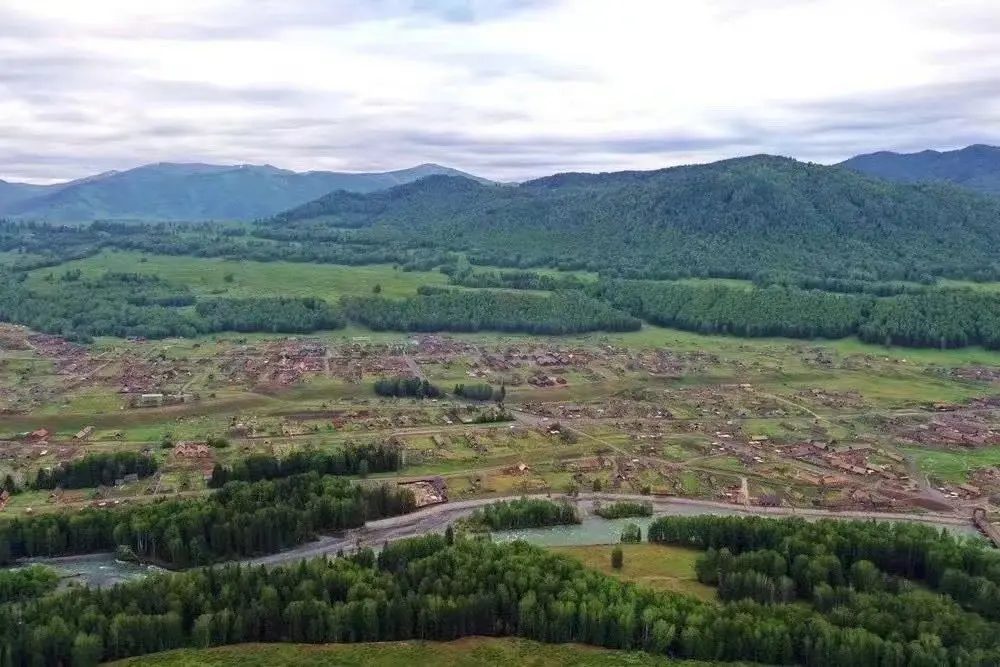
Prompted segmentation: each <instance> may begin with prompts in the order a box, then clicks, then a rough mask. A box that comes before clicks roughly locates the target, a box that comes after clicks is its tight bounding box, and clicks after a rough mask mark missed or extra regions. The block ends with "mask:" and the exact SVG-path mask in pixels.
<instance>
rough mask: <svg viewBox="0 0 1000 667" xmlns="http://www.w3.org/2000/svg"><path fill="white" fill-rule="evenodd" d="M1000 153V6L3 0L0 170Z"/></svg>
mask: <svg viewBox="0 0 1000 667" xmlns="http://www.w3.org/2000/svg"><path fill="white" fill-rule="evenodd" d="M972 143H992V144H1000V3H997V1H996V0H941V1H938V0H752V1H751V0H698V1H696V2H695V1H692V0H614V1H612V0H363V1H362V0H142V1H137V0H87V1H86V2H82V1H80V0H0V179H5V180H8V181H26V182H36V183H48V182H55V181H60V180H67V179H72V178H78V177H82V176H85V175H88V174H93V173H99V172H103V171H107V170H111V169H127V168H130V167H134V166H138V165H140V164H145V163H151V162H211V163H220V164H240V163H253V164H265V163H266V164H273V165H276V166H280V167H284V168H288V169H294V170H296V171H307V170H318V169H325V170H338V171H382V170H390V169H398V168H404V167H409V166H413V165H416V164H419V163H425V162H436V163H439V164H444V165H447V166H450V167H455V168H459V169H463V170H467V171H470V172H474V173H476V174H478V175H481V176H485V177H488V178H493V179H497V180H522V179H526V178H530V177H536V176H542V175H546V174H551V173H555V172H561V171H614V170H621V169H654V168H659V167H665V166H670V165H676V164H686V163H693V162H707V161H712V160H716V159H721V158H726V157H733V156H738V155H750V154H755V153H773V154H780V155H788V156H792V157H796V158H799V159H802V160H809V161H813V162H824V163H829V162H834V161H839V160H841V159H844V158H847V157H849V156H851V155H854V154H857V153H864V152H871V151H875V150H897V151H917V150H922V149H925V148H936V149H951V148H958V147H962V146H965V145H968V144H972Z"/></svg>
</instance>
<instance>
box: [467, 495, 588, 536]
mask: <svg viewBox="0 0 1000 667" xmlns="http://www.w3.org/2000/svg"><path fill="white" fill-rule="evenodd" d="M580 521H581V519H580V515H579V513H578V512H577V511H576V508H575V507H573V505H571V504H570V503H567V502H553V501H551V500H544V499H540V498H519V499H518V500H504V501H500V502H496V503H491V504H489V505H486V506H485V507H481V508H479V509H477V510H476V511H475V512H473V513H472V515H471V516H469V517H468V518H467V519H465V520H464V525H465V527H467V528H469V529H470V530H473V531H489V530H515V529H517V528H543V527H545V526H566V525H571V524H575V523H580Z"/></svg>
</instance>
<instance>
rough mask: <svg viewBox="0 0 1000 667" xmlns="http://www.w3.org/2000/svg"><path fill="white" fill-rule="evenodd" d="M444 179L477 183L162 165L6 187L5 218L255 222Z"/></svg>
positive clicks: (426, 169)
mask: <svg viewBox="0 0 1000 667" xmlns="http://www.w3.org/2000/svg"><path fill="white" fill-rule="evenodd" d="M436 174H447V175H451V176H456V177H458V176H462V177H468V178H474V177H471V176H468V175H467V174H464V173H463V172H460V171H456V170H454V169H448V168H447V167H441V166H438V165H434V164H424V165H420V166H417V167H413V168H411V169H403V170H401V171H390V172H384V173H371V174H364V173H357V174H352V173H337V172H328V171H310V172H305V173H296V172H293V171H287V170H284V169H278V168H276V167H272V166H270V165H264V166H256V165H236V166H224V165H207V164H171V163H160V164H151V165H145V166H142V167H137V168H135V169H130V170H128V171H123V172H109V173H106V174H101V175H99V176H97V177H91V178H85V179H81V180H79V181H74V182H71V183H67V184H59V185H55V186H32V185H24V184H2V183H0V215H7V216H11V217H21V218H33V219H41V220H51V221H56V222H79V221H89V220H94V219H117V220H132V219H134V220H156V221H162V220H252V219H254V218H258V217H265V216H269V215H273V214H274V213H276V212H278V211H282V210H285V209H287V208H289V207H292V206H296V205H299V204H301V203H303V202H307V201H309V200H311V199H315V198H316V197H319V196H321V195H323V194H326V193H328V192H331V191H333V190H348V191H354V192H372V191H374V190H379V189H384V188H389V187H393V186H396V185H400V184H405V183H410V182H412V181H415V180H417V179H420V178H424V177H426V176H431V175H436ZM5 193H7V194H5Z"/></svg>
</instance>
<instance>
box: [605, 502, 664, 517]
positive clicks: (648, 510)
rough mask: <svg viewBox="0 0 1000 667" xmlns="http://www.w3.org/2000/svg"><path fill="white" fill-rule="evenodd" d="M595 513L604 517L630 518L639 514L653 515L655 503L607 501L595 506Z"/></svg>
mask: <svg viewBox="0 0 1000 667" xmlns="http://www.w3.org/2000/svg"><path fill="white" fill-rule="evenodd" d="M594 514H596V515H597V516H599V517H601V518H602V519H629V518H633V517H637V516H653V504H652V503H635V502H617V503H607V504H603V505H601V506H600V507H597V508H595V509H594Z"/></svg>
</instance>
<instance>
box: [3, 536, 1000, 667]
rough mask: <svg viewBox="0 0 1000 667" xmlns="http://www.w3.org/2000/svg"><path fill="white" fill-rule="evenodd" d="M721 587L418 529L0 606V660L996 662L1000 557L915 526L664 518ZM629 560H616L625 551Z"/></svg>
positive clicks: (703, 573) (663, 539)
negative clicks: (501, 646) (621, 655)
mask: <svg viewBox="0 0 1000 667" xmlns="http://www.w3.org/2000/svg"><path fill="white" fill-rule="evenodd" d="M649 539H650V541H651V542H653V543H659V544H671V545H677V546H687V547H692V548H697V549H701V550H703V552H704V553H703V554H702V555H701V556H700V558H699V560H698V563H697V574H698V577H699V578H700V579H702V581H705V582H706V583H710V584H712V585H715V586H717V587H718V588H717V590H718V598H719V599H718V601H714V602H705V601H701V600H699V599H697V598H694V597H689V596H686V595H682V594H678V593H670V592H658V591H655V590H652V589H649V588H644V587H639V586H636V585H634V584H629V583H623V582H622V581H620V580H617V579H614V578H612V577H609V576H606V575H603V574H600V573H598V572H596V571H593V570H587V569H585V568H584V567H583V566H582V565H581V564H579V563H578V562H577V561H574V560H572V559H569V558H566V557H562V556H556V555H553V554H550V553H548V552H546V551H544V550H543V549H541V548H538V547H535V546H530V545H528V544H525V543H523V542H513V543H506V544H495V543H493V542H491V541H490V540H489V539H481V538H470V537H462V536H461V535H458V536H455V535H452V534H449V535H446V536H438V535H431V536H426V537H422V538H416V539H410V540H402V541H400V542H396V543H393V544H388V545H385V546H384V547H383V548H382V550H381V551H380V553H379V554H378V555H376V554H375V553H374V552H373V551H371V550H369V549H363V550H361V551H359V552H358V553H357V554H355V555H352V556H348V557H341V558H335V559H322V558H321V559H316V560H312V561H307V562H302V563H300V564H297V565H294V566H287V567H271V568H268V567H260V566H241V565H227V566H223V567H215V568H207V569H197V570H192V571H189V572H185V573H181V574H166V575H155V576H150V577H148V578H146V579H143V580H139V581H134V582H129V583H126V584H122V585H119V586H115V587H113V588H110V589H90V588H76V589H70V590H68V591H65V592H62V593H56V594H48V595H46V594H44V591H36V592H35V593H33V594H32V595H30V596H26V597H25V598H23V599H22V600H21V601H19V602H15V603H11V602H7V603H5V604H2V605H0V637H2V642H0V646H3V649H0V665H3V666H4V667H6V666H8V665H11V666H14V665H17V666H20V665H36V664H38V665H45V664H69V665H74V666H76V665H94V664H96V663H97V662H99V661H101V660H113V659H117V658H123V657H128V656H132V655H142V654H146V653H152V652H156V651H163V650H167V649H171V648H178V647H184V646H198V647H207V646H215V645H222V644H234V643H245V642H279V641H290V642H313V643H326V642H372V641H388V640H409V639H416V640H452V639H456V638H459V637H465V636H473V635H485V636H520V637H526V638H531V639H536V640H540V641H544V642H552V643H564V642H577V643H582V644H589V645H594V646H603V647H607V648H613V649H623V650H645V651H649V652H652V653H655V654H661V655H668V656H672V657H684V658H694V659H700V660H707V661H718V662H734V661H744V662H752V663H760V664H771V665H815V666H817V667H827V666H829V667H841V666H843V665H879V666H882V665H885V666H898V667H903V666H904V665H914V666H920V667H923V666H928V667H929V666H936V665H954V666H955V667H958V666H963V667H964V666H972V665H976V666H979V665H983V666H985V665H994V664H997V661H1000V634H998V630H1000V625H998V624H997V622H996V620H995V615H996V610H997V609H998V607H997V605H996V604H995V603H993V604H992V605H991V602H993V601H992V599H991V598H990V596H991V595H994V594H995V589H993V588H990V585H991V584H993V582H994V580H995V579H996V577H997V573H998V572H1000V553H997V552H996V551H993V550H991V549H988V548H986V547H984V546H983V544H982V543H980V542H978V541H973V542H966V541H961V540H959V539H956V538H954V537H952V536H950V535H949V534H947V533H944V532H938V531H936V530H934V529H932V528H929V527H925V526H918V525H913V524H905V525H904V524H898V525H897V524H883V523H875V522H852V521H837V520H824V521H818V522H808V521H804V520H801V519H765V518H746V517H667V518H664V519H660V520H658V521H656V522H654V523H653V525H652V527H651V528H650V534H649ZM626 566H627V563H626Z"/></svg>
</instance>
